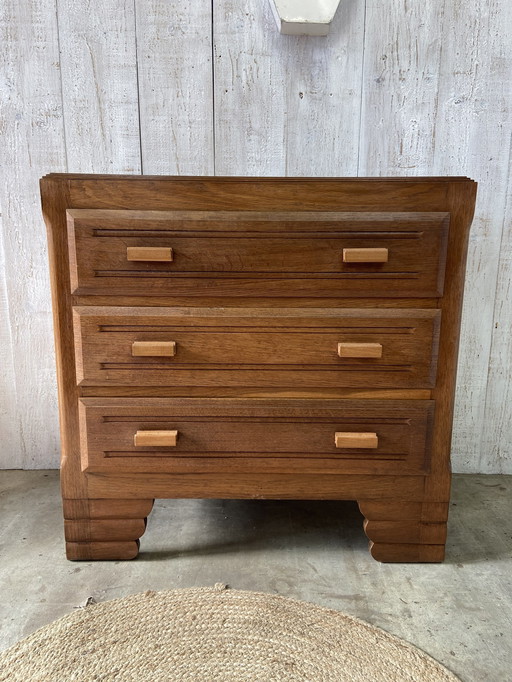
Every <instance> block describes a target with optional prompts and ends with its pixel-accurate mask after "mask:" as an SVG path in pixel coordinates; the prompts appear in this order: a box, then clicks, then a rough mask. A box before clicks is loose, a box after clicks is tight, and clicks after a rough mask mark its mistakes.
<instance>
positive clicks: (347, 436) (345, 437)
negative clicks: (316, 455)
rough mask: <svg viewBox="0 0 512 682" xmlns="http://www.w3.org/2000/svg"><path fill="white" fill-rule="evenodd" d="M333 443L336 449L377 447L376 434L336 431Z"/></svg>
mask: <svg viewBox="0 0 512 682" xmlns="http://www.w3.org/2000/svg"><path fill="white" fill-rule="evenodd" d="M334 443H335V445H336V447H337V448H367V449H370V448H371V449H375V448H378V447H379V439H378V437H377V434H376V433H349V432H343V431H337V432H336V433H335V434H334Z"/></svg>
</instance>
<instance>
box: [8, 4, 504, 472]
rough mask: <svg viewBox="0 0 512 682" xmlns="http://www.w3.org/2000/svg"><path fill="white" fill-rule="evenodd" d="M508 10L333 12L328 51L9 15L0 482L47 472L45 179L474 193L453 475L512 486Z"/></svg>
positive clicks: (220, 26)
mask: <svg viewBox="0 0 512 682" xmlns="http://www.w3.org/2000/svg"><path fill="white" fill-rule="evenodd" d="M511 36H512V4H511V3H510V2H509V0H490V1H489V2H487V3H482V2H481V0H431V2H429V3H423V4H422V5H421V9H420V8H419V6H418V3H416V2H413V1H412V0H344V1H343V2H342V3H341V4H340V8H339V11H338V14H337V16H336V19H335V21H334V23H333V26H332V28H331V33H330V35H329V36H328V37H326V38H312V37H293V36H282V35H279V34H278V33H277V30H276V28H275V23H274V19H273V17H272V14H271V10H270V5H269V3H268V2H267V1H266V0H213V1H212V0H197V1H196V2H194V3H180V2H178V0H148V1H147V2H142V1H141V0H113V1H112V2H110V3H107V4H106V5H105V4H101V3H92V2H86V3H85V4H84V3H78V2H77V0H17V1H16V2H14V0H4V2H3V3H2V7H1V9H0V58H1V60H2V67H1V74H2V76H1V80H0V105H1V110H0V161H1V172H2V182H1V183H0V206H1V207H2V209H3V214H2V217H1V227H2V235H1V237H2V238H1V239H0V267H1V274H0V315H1V318H0V324H1V328H0V344H1V348H2V355H1V361H0V362H1V364H0V438H1V441H0V442H1V446H0V468H15V467H25V468H33V467H34V468H43V467H56V466H57V465H58V428H57V407H56V388H55V379H54V374H55V370H54V357H53V339H52V330H51V305H50V296H49V285H48V271H47V256H46V236H45V229H44V225H43V222H42V218H41V212H40V208H39V199H38V178H39V177H40V176H41V175H44V174H46V173H48V172H50V171H65V170H69V171H70V172H98V173H101V172H114V173H115V172H117V173H140V172H143V173H154V174H182V175H186V174H205V175H210V174H217V175H237V174H240V175H290V176H294V175H295V176H297V175H310V176H322V175H332V176H341V175H345V176H347V175H354V176H356V175H360V176H363V175H429V174H433V175H469V176H470V177H472V178H474V179H475V180H477V181H478V182H479V196H478V205H477V212H476V216H475V222H474V227H473V232H472V235H471V242H470V251H469V262H468V276H467V286H466V302H465V308H464V318H463V333H462V343H461V356H460V363H459V381H458V391H457V410H456V420H455V432H454V448H453V461H454V470H455V471H466V472H476V471H481V472H504V473H512V446H511V443H512V378H511V375H512V336H511V334H510V330H511V322H512V297H511V294H512V291H511V284H510V282H511V278H512V255H511V254H512V227H511V223H512V197H511V193H510V183H511V174H510V163H511V133H512V109H511V105H512V37H511Z"/></svg>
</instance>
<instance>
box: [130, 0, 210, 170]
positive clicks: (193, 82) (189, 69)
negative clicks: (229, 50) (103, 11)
mask: <svg viewBox="0 0 512 682" xmlns="http://www.w3.org/2000/svg"><path fill="white" fill-rule="evenodd" d="M136 30H137V36H136V37H137V61H138V78H139V106H140V126H141V148H142V169H143V172H144V173H146V174H150V175H213V174H214V158H213V157H214V149H213V82H212V3H211V0H195V2H190V3H183V2H180V0H136Z"/></svg>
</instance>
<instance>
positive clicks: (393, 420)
mask: <svg viewBox="0 0 512 682" xmlns="http://www.w3.org/2000/svg"><path fill="white" fill-rule="evenodd" d="M433 411H434V403H433V401H430V400H414V401H412V400H411V401H405V400H322V399H257V398H250V399H226V398H180V399H177V398H83V399H81V400H80V436H81V448H82V469H83V471H89V472H92V471H95V472H98V471H99V472H102V471H104V472H106V471H111V472H116V473H122V472H141V473H142V472H144V473H150V472H162V473H164V472H167V473H177V474H179V473H188V474H190V473H221V472H225V473H240V474H248V473H287V474H289V473H316V474H318V473H336V474H340V473H363V474H378V473H382V474H411V473H417V474H422V473H427V472H428V465H429V453H430V444H429V441H430V433H431V423H432V418H433Z"/></svg>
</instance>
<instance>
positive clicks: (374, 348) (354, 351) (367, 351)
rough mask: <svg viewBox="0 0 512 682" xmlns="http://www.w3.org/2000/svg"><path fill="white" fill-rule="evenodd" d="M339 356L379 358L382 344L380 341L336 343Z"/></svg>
mask: <svg viewBox="0 0 512 682" xmlns="http://www.w3.org/2000/svg"><path fill="white" fill-rule="evenodd" d="M338 355H339V356H340V358H381V357H382V344H380V343H345V342H344V341H343V342H342V343H338Z"/></svg>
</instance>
